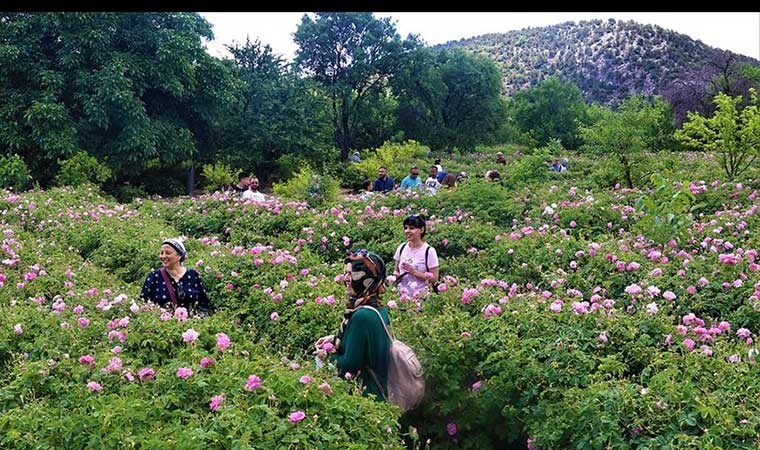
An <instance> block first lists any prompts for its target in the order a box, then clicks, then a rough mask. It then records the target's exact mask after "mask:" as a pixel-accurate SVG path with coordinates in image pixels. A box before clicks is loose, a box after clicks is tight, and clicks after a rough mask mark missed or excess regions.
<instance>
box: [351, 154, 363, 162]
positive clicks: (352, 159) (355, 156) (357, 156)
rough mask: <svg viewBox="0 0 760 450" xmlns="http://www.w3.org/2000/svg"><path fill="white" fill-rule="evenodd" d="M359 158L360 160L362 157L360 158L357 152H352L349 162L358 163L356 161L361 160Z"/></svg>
mask: <svg viewBox="0 0 760 450" xmlns="http://www.w3.org/2000/svg"><path fill="white" fill-rule="evenodd" d="M361 160H362V159H361V157H360V156H359V152H354V153H353V154H352V155H351V162H355V163H358V162H361Z"/></svg>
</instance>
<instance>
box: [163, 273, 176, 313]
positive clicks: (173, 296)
mask: <svg viewBox="0 0 760 450" xmlns="http://www.w3.org/2000/svg"><path fill="white" fill-rule="evenodd" d="M159 272H161V277H163V279H164V284H166V289H168V290H169V297H170V298H171V299H172V305H174V307H175V308H176V307H177V306H178V304H177V294H176V293H175V292H174V286H172V282H171V281H170V280H169V274H168V273H167V272H166V268H165V267H162V268H161V270H160V271H159Z"/></svg>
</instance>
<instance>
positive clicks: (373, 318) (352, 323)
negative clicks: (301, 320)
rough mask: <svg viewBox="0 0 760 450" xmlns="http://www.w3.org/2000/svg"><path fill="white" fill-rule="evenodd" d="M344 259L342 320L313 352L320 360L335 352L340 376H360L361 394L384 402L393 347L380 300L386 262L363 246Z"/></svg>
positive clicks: (385, 313)
mask: <svg viewBox="0 0 760 450" xmlns="http://www.w3.org/2000/svg"><path fill="white" fill-rule="evenodd" d="M344 262H345V266H344V271H343V276H342V277H341V278H340V279H341V281H342V282H343V283H345V285H346V294H347V296H348V299H347V300H346V309H345V311H344V312H343V320H342V321H341V323H340V327H339V329H338V332H337V333H336V334H334V335H328V336H323V337H321V338H319V339H318V340H317V341H316V342H315V344H314V346H315V347H316V351H315V352H314V353H315V354H316V356H317V358H319V359H321V360H324V359H326V358H327V356H328V354H331V353H332V354H331V355H330V360H332V361H333V362H334V363H335V365H336V366H337V368H338V374H339V375H340V376H341V377H344V376H345V375H346V374H347V373H351V374H352V375H354V376H356V375H358V376H360V377H361V380H362V386H363V387H364V390H363V392H362V395H365V396H369V395H374V396H375V400H376V401H383V400H384V399H386V398H387V397H388V362H389V360H388V355H389V351H390V346H391V341H390V338H389V337H388V334H387V333H386V332H385V327H386V326H389V325H390V323H391V319H390V316H389V315H388V310H387V309H386V308H385V307H384V306H383V304H382V300H381V299H380V295H381V294H383V293H384V292H385V279H386V276H385V275H386V273H385V262H384V261H383V259H382V258H381V257H380V256H378V255H376V254H375V253H372V252H369V251H367V250H364V249H360V250H357V251H355V252H351V253H349V255H348V257H346V259H345V260H344ZM373 310H374V311H373ZM378 313H379V316H378ZM381 318H382V322H381ZM328 344H329V345H328Z"/></svg>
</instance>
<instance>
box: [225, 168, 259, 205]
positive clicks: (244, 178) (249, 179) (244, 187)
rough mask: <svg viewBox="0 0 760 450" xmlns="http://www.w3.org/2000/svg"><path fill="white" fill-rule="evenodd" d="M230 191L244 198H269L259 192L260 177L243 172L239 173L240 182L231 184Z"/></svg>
mask: <svg viewBox="0 0 760 450" xmlns="http://www.w3.org/2000/svg"><path fill="white" fill-rule="evenodd" d="M229 192H231V193H232V192H234V193H236V194H237V195H239V196H240V198H242V199H243V200H254V201H257V202H263V201H266V199H267V196H266V195H264V194H262V193H261V192H259V179H258V178H256V177H255V176H252V175H247V174H243V173H241V174H240V175H238V183H237V184H233V185H232V186H230V188H229Z"/></svg>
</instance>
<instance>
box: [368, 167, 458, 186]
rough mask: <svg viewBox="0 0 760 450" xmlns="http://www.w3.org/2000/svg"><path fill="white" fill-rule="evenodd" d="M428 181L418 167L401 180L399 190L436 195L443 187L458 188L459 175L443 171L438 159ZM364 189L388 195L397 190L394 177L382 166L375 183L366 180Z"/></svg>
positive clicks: (430, 170) (430, 171)
mask: <svg viewBox="0 0 760 450" xmlns="http://www.w3.org/2000/svg"><path fill="white" fill-rule="evenodd" d="M428 175H429V176H428V177H427V179H425V180H423V179H422V177H421V176H420V168H419V166H417V165H414V166H412V167H411V168H409V175H407V176H406V177H404V178H403V179H402V180H401V183H400V184H399V185H398V188H399V189H401V190H406V189H424V190H425V191H426V192H428V193H430V194H435V193H436V192H438V190H440V189H441V188H442V187H444V186H446V187H448V188H452V187H454V186H456V183H457V181H458V177H457V175H455V174H453V173H448V172H446V171H444V170H443V167H442V166H441V159H440V158H436V160H435V163H434V164H433V165H431V166H430V169H429V171H428ZM364 187H365V189H366V191H368V192H383V193H387V192H390V191H392V190H393V189H395V188H396V183H395V181H394V180H393V177H391V176H390V175H388V168H387V167H385V166H380V167H379V168H378V169H377V178H376V179H375V181H374V183H370V181H369V180H365V182H364Z"/></svg>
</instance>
